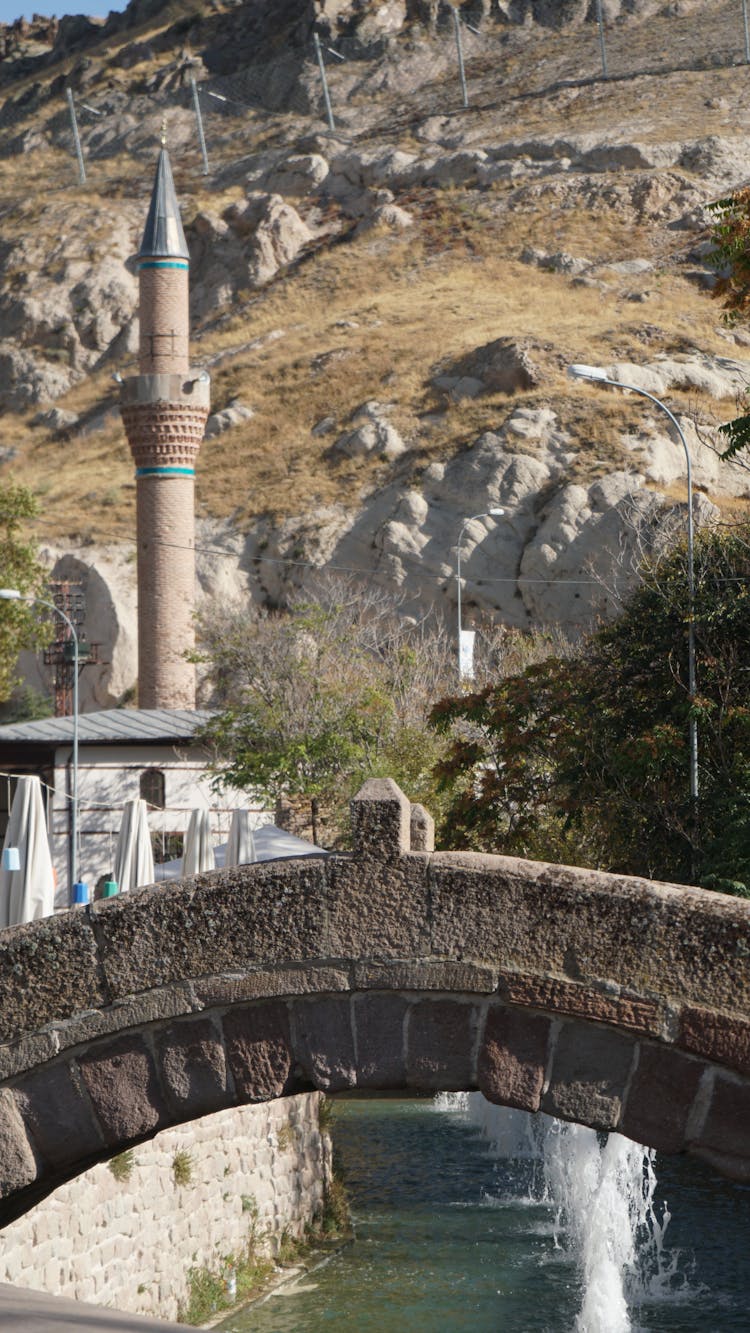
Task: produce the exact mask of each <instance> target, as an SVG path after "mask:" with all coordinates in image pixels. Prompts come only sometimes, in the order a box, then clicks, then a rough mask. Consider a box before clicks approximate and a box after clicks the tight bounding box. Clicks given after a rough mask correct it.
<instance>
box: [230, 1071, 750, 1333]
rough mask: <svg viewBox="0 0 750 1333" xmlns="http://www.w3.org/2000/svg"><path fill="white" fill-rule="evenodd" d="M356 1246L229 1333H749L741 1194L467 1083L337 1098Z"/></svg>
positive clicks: (249, 1313)
mask: <svg viewBox="0 0 750 1333" xmlns="http://www.w3.org/2000/svg"><path fill="white" fill-rule="evenodd" d="M333 1134H334V1144H335V1155H336V1159H337V1162H338V1164H339V1167H340V1170H341V1173H342V1174H343V1176H344V1178H345V1181H346V1185H347V1188H348V1191H349V1194H350V1198H351V1203H352V1211H353V1214H354V1219H355V1225H356V1240H355V1242H354V1243H353V1244H352V1245H350V1246H348V1247H347V1248H346V1249H345V1250H344V1251H342V1252H341V1253H340V1254H338V1255H336V1256H334V1257H333V1258H332V1259H330V1260H329V1261H328V1262H327V1263H326V1264H325V1265H324V1266H323V1267H321V1268H319V1269H317V1270H316V1271H314V1272H313V1273H311V1274H309V1275H306V1276H305V1277H304V1278H303V1279H302V1280H301V1281H300V1282H299V1283H297V1285H296V1286H294V1287H292V1288H290V1289H287V1290H286V1291H283V1292H280V1293H278V1294H276V1295H274V1296H273V1297H271V1298H270V1299H269V1300H267V1301H266V1302H265V1304H263V1305H261V1306H256V1307H255V1308H251V1309H248V1310H245V1311H244V1312H242V1313H240V1314H235V1315H233V1316H230V1317H229V1318H228V1319H226V1320H225V1321H224V1322H223V1323H221V1324H220V1325H219V1327H220V1328H221V1329H224V1330H225V1331H227V1333H228V1331H229V1330H231V1331H232V1333H323V1331H325V1333H331V1330H333V1329H347V1330H352V1331H353V1333H354V1331H356V1333H405V1330H408V1331H409V1333H437V1331H438V1330H439V1331H440V1333H498V1331H499V1330H503V1331H505V1333H626V1331H630V1330H632V1333H693V1331H695V1333H730V1331H731V1333H750V1271H749V1270H750V1263H749V1261H750V1187H745V1186H740V1185H734V1184H731V1183H729V1182H726V1181H723V1180H721V1179H720V1178H719V1177H717V1176H716V1175H715V1174H714V1173H713V1172H711V1171H709V1170H708V1169H707V1168H705V1167H703V1166H702V1165H701V1164H700V1163H698V1162H694V1161H692V1160H689V1159H685V1158H674V1159H672V1158H666V1157H663V1158H662V1157H656V1158H655V1157H654V1155H653V1154H647V1153H644V1151H643V1150H641V1149H637V1148H636V1147H635V1146H634V1145H631V1144H629V1143H628V1142H627V1140H624V1139H621V1138H620V1137H619V1136H618V1135H612V1136H610V1138H609V1140H607V1141H605V1140H604V1139H602V1138H597V1136H596V1135H594V1134H593V1133H592V1132H591V1131H588V1130H581V1129H579V1127H577V1126H564V1125H560V1124H559V1123H558V1122H554V1121H545V1120H543V1119H541V1118H540V1117H533V1118H532V1117H526V1116H523V1115H521V1114H520V1113H518V1112H509V1111H503V1110H502V1109H501V1108H494V1107H489V1106H488V1104H487V1103H484V1102H482V1099H481V1098H479V1097H478V1094H476V1095H474V1096H472V1097H469V1098H467V1097H461V1096H453V1097H450V1096H448V1097H439V1098H436V1099H435V1100H434V1101H429V1100H399V1099H383V1100H376V1101H358V1100H352V1101H340V1102H338V1103H337V1104H336V1109H335V1119H334V1129H333Z"/></svg>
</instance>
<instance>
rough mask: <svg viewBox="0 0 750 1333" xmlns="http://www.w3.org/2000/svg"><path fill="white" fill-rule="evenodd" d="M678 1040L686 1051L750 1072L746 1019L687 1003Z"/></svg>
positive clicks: (749, 1025) (748, 1027)
mask: <svg viewBox="0 0 750 1333" xmlns="http://www.w3.org/2000/svg"><path fill="white" fill-rule="evenodd" d="M677 1042H678V1045H679V1046H681V1047H682V1048H683V1050H687V1051H693V1052H694V1053H695V1054H696V1055H702V1056H703V1057H704V1058H705V1059H706V1060H710V1061H712V1063H715V1064H719V1065H727V1066H728V1067H729V1068H730V1069H737V1070H738V1071H739V1072H740V1073H741V1074H750V1022H748V1021H747V1019H746V1018H742V1017H740V1016H733V1015H729V1014H719V1013H716V1011H715V1010H712V1009H704V1008H699V1007H696V1006H691V1005H686V1006H685V1007H684V1008H683V1010H682V1013H681V1015H680V1031H679V1036H678V1038H677Z"/></svg>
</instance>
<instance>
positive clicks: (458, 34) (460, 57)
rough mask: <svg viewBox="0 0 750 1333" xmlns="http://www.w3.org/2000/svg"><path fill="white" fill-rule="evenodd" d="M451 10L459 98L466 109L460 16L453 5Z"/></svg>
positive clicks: (467, 103) (467, 91)
mask: <svg viewBox="0 0 750 1333" xmlns="http://www.w3.org/2000/svg"><path fill="white" fill-rule="evenodd" d="M452 10H453V28H454V31H455V33H456V54H457V55H458V77H459V78H460V80H461V96H462V98H463V103H464V107H468V105H469V90H468V88H467V87H466V70H465V69H464V46H463V42H462V40H461V15H460V14H459V12H458V10H457V9H456V7H455V5H453V6H452Z"/></svg>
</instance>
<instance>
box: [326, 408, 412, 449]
mask: <svg viewBox="0 0 750 1333" xmlns="http://www.w3.org/2000/svg"><path fill="white" fill-rule="evenodd" d="M389 410H390V409H389V408H388V407H387V406H386V405H384V404H383V403H378V402H376V401H374V400H373V401H371V402H368V403H364V404H363V405H362V407H360V408H358V410H357V411H356V412H355V413H354V415H353V417H352V429H351V430H348V431H346V432H345V433H344V434H343V435H340V436H339V437H338V439H337V440H335V441H334V443H333V444H332V445H331V447H330V450H329V454H330V456H331V457H332V458H365V457H367V456H368V455H370V454H374V455H375V456H376V457H380V458H385V459H388V460H389V461H391V460H392V459H394V458H398V457H399V456H400V455H401V454H403V453H405V452H406V448H407V446H406V445H405V444H404V441H403V440H402V438H401V436H400V435H399V433H398V431H397V430H396V427H395V426H393V425H392V424H391V422H390V421H389V420H388V412H389Z"/></svg>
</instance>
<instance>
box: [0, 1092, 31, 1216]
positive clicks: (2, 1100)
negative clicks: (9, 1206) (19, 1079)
mask: <svg viewBox="0 0 750 1333" xmlns="http://www.w3.org/2000/svg"><path fill="white" fill-rule="evenodd" d="M36 1178H37V1164H36V1159H35V1157H34V1150H33V1148H32V1146H31V1143H30V1142H29V1137H28V1134H27V1133H26V1126H25V1125H24V1123H23V1120H22V1119H21V1113H20V1111H19V1109H18V1107H17V1105H16V1103H15V1100H14V1098H13V1094H12V1092H10V1090H9V1089H8V1088H0V1199H7V1198H8V1196H9V1195H12V1194H15V1192H16V1191H17V1190H22V1189H24V1187H25V1186H26V1185H31V1184H32V1183H33V1181H35V1180H36ZM0 1224H2V1223H1V1221H0Z"/></svg>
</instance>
